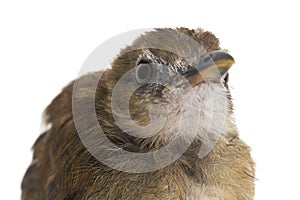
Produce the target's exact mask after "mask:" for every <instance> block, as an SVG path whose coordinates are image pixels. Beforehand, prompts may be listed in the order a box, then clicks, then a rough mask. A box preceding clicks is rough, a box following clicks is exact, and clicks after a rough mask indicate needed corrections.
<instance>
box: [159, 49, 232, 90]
mask: <svg viewBox="0 0 300 200" xmlns="http://www.w3.org/2000/svg"><path fill="white" fill-rule="evenodd" d="M233 64H234V59H233V57H232V56H231V55H230V54H228V53H227V52H224V51H213V52H211V53H208V54H204V55H202V56H201V58H200V62H199V63H198V64H197V65H196V66H195V67H194V68H193V69H191V70H189V71H187V72H186V73H185V74H184V80H180V81H178V82H177V83H175V85H173V86H168V87H165V88H164V89H163V91H162V92H163V93H166V92H167V91H169V90H172V88H175V87H180V86H181V85H183V84H184V82H185V83H186V81H188V82H189V84H190V85H191V86H192V87H195V86H197V85H199V84H200V83H204V82H208V81H212V82H220V81H221V80H222V78H223V76H224V75H225V74H226V72H227V71H228V70H229V69H230V67H231V66H232V65H233Z"/></svg>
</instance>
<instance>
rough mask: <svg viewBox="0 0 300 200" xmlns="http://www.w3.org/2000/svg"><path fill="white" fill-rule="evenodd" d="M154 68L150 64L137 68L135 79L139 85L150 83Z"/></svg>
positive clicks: (143, 64) (142, 64)
mask: <svg viewBox="0 0 300 200" xmlns="http://www.w3.org/2000/svg"><path fill="white" fill-rule="evenodd" d="M152 71H153V68H152V66H151V64H150V63H141V64H139V65H138V66H137V67H136V70H135V79H136V81H137V82H138V83H139V84H144V83H147V82H149V80H150V79H151V77H152Z"/></svg>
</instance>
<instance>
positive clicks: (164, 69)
mask: <svg viewBox="0 0 300 200" xmlns="http://www.w3.org/2000/svg"><path fill="white" fill-rule="evenodd" d="M234 63H235V60H234V58H233V57H232V56H231V55H230V54H229V51H228V50H227V49H221V47H220V42H219V39H218V38H217V37H216V36H215V35H214V34H213V33H212V32H209V31H206V30H203V29H201V28H197V29H189V28H184V27H180V28H157V29H153V30H150V31H146V32H145V33H143V34H141V35H140V36H139V37H137V38H136V39H135V40H134V41H133V42H132V44H131V45H130V46H126V47H125V48H124V49H121V50H120V53H119V54H118V55H117V56H116V57H115V58H114V60H113V61H112V63H111V67H109V68H107V69H104V70H100V71H95V72H90V73H87V74H85V75H82V76H81V77H79V78H77V79H75V80H73V81H72V82H70V83H69V84H68V85H67V86H65V87H64V88H63V89H62V91H61V92H60V93H59V94H58V95H57V96H56V97H55V98H54V99H53V100H52V102H51V103H50V104H49V106H48V107H47V108H46V109H45V111H44V114H43V121H44V123H46V124H48V125H49V128H48V129H46V130H45V131H44V132H43V133H41V135H40V136H39V137H38V139H37V140H36V141H35V143H34V145H33V147H32V148H33V159H32V162H31V164H30V166H29V167H28V169H27V171H26V173H25V175H24V177H23V180H22V184H21V189H22V195H21V199H22V200H41V199H49V200H52V199H53V200H54V199H57V200H70V199H75V200H76V199H87V200H90V199H101V200H105V199H107V200H114V199H121V200H135V199H166V200H167V199H181V200H184V199H192V200H194V199H195V200H211V199H220V200H249V199H253V198H254V192H255V183H254V182H255V163H254V161H253V159H252V157H251V152H250V151H251V149H250V147H249V146H248V145H247V144H246V143H245V142H244V141H243V140H242V139H240V136H239V131H238V129H237V125H236V122H235V119H234V113H233V102H232V97H231V94H230V87H229V83H228V82H229V69H230V68H231V67H232V66H233V64H234Z"/></svg>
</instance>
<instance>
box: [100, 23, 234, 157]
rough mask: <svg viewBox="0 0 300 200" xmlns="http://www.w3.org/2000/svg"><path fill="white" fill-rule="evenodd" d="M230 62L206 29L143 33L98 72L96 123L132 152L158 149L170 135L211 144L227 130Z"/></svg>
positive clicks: (231, 62) (167, 140) (228, 56)
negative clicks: (105, 68) (106, 66)
mask: <svg viewBox="0 0 300 200" xmlns="http://www.w3.org/2000/svg"><path fill="white" fill-rule="evenodd" d="M233 63H234V59H233V57H231V55H229V54H228V53H227V52H226V51H222V50H221V49H220V47H219V41H218V39H217V38H216V37H215V36H214V35H213V34H212V33H210V32H206V31H203V30H201V29H197V30H189V29H186V28H178V29H156V30H154V31H151V32H147V33H145V34H143V35H141V36H140V37H139V38H137V39H136V40H135V41H134V42H133V44H132V45H131V46H128V47H126V48H125V49H123V50H121V52H120V54H119V56H117V57H116V58H115V60H114V61H113V63H112V67H111V69H107V70H106V71H104V72H103V73H102V75H101V80H100V81H99V84H98V89H97V94H96V110H97V115H98V119H99V124H100V125H101V126H102V129H103V130H104V132H105V133H106V135H107V136H108V137H109V138H110V139H111V140H112V141H113V142H114V143H116V144H118V145H119V146H121V147H122V148H125V149H126V148H127V149H129V150H131V151H149V150H153V149H158V148H160V147H161V146H164V145H166V144H167V143H168V142H169V141H171V140H172V139H174V137H180V138H182V139H183V140H185V141H189V142H192V141H194V140H199V141H201V142H202V143H209V141H211V140H215V139H216V138H217V137H219V136H221V135H222V134H224V133H225V132H226V121H227V118H228V116H229V114H230V96H229V91H228V86H227V81H228V69H229V68H230V67H231V66H232V65H233Z"/></svg>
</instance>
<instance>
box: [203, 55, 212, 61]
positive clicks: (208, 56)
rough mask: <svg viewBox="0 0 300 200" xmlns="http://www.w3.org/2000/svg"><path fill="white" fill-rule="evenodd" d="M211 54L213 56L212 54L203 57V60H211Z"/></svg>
mask: <svg viewBox="0 0 300 200" xmlns="http://www.w3.org/2000/svg"><path fill="white" fill-rule="evenodd" d="M210 56H211V55H207V56H205V57H204V59H203V61H204V62H208V61H209V60H210Z"/></svg>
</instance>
